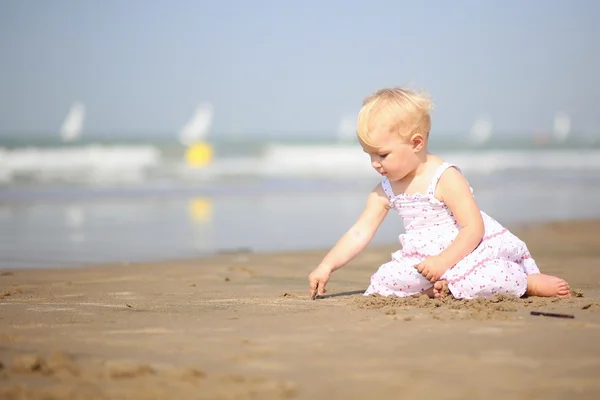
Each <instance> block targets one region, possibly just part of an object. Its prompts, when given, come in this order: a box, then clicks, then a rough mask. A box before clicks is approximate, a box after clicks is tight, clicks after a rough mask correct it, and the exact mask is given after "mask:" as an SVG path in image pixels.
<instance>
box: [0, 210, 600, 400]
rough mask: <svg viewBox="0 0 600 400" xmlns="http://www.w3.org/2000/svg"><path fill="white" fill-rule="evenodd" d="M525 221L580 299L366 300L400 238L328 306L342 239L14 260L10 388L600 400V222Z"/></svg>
mask: <svg viewBox="0 0 600 400" xmlns="http://www.w3.org/2000/svg"><path fill="white" fill-rule="evenodd" d="M509 228H511V231H512V232H514V233H515V234H516V235H517V236H519V237H520V238H522V239H523V240H524V241H525V242H526V243H527V245H528V247H529V249H530V251H531V253H532V254H533V256H534V258H535V259H536V261H537V263H538V265H539V266H540V269H541V271H542V272H543V273H548V274H552V275H557V276H560V277H562V278H564V279H566V280H567V281H568V282H569V283H570V285H571V287H572V288H573V289H575V290H576V291H575V293H576V296H573V297H572V298H570V299H560V300H559V299H543V298H523V299H516V298H508V297H504V296H496V297H494V298H491V299H478V300H470V301H457V300H452V299H449V300H445V301H440V300H432V299H426V298H423V297H418V298H417V297H415V298H409V299H398V298H385V297H381V296H368V297H367V296H362V291H363V290H365V289H366V287H367V286H368V282H369V278H370V276H371V274H372V273H373V272H374V271H375V270H376V268H377V267H378V266H379V265H381V264H382V263H384V262H386V261H388V259H389V257H390V254H391V252H392V251H395V250H397V248H398V247H399V245H389V246H370V247H368V248H367V249H366V250H365V252H364V253H363V254H361V255H360V256H358V257H357V258H356V259H355V260H354V261H352V262H351V263H350V264H349V265H348V266H346V267H344V268H342V269H341V270H339V271H337V272H335V273H334V274H333V275H332V278H331V280H330V282H329V284H328V294H327V295H326V296H324V297H323V298H319V299H317V300H315V301H311V300H309V298H308V280H307V276H308V274H309V273H310V271H312V269H313V268H314V267H315V266H316V263H318V262H319V261H320V260H321V258H322V257H323V255H324V254H325V252H326V251H327V250H311V251H294V252H277V253H243V254H242V253H238V254H220V255H216V256H212V257H208V258H201V259H192V260H175V261H160V262H152V263H132V264H130V265H121V264H108V265H101V266H99V265H96V266H91V267H90V266H87V267H75V268H70V267H69V268H62V269H58V268H53V269H35V270H34V269H8V270H7V269H0V322H1V323H0V398H1V397H2V396H5V397H6V398H14V399H42V398H44V399H47V398H55V399H80V398H85V399H86V400H95V399H111V398H128V399H156V398H161V399H180V398H186V399H187V398H190V399H217V398H218V399H254V398H260V399H321V398H323V399H325V398H332V397H333V398H346V399H363V398H375V397H378V398H382V399H388V398H389V399H395V398H398V397H399V396H401V397H405V396H406V397H411V396H412V397H417V398H421V397H424V396H430V395H432V392H431V391H432V388H443V390H442V391H440V392H439V393H437V394H436V396H439V397H441V398H487V399H504V398H507V397H509V398H515V399H531V398H544V399H555V398H556V399H558V398H572V399H579V398H581V399H588V398H595V397H598V396H600V381H598V379H597V377H598V376H600V348H599V347H598V346H597V337H598V333H599V332H600V235H598V233H599V232H600V219H595V220H572V221H560V222H557V221H549V222H542V223H535V224H531V223H527V224H524V225H523V226H520V227H510V226H509ZM531 311H539V312H551V313H560V314H568V315H572V316H574V318H572V319H570V318H569V319H567V318H552V317H544V316H533V315H531ZM465 382H468V384H465ZM436 390H437V389H436ZM11 396H12V397H11Z"/></svg>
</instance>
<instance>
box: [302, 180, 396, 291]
mask: <svg viewBox="0 0 600 400" xmlns="http://www.w3.org/2000/svg"><path fill="white" fill-rule="evenodd" d="M389 209H390V201H389V199H388V198H387V196H386V194H385V193H384V191H383V188H382V187H381V185H378V186H377V187H376V188H375V189H374V190H373V191H372V192H371V194H370V195H369V197H368V199H367V204H366V206H365V209H364V211H363V212H362V214H361V215H360V217H359V218H358V219H357V220H356V222H355V223H354V225H353V226H352V228H350V229H349V230H348V232H346V233H345V234H344V235H343V236H342V237H341V239H340V240H339V241H338V242H337V243H336V245H335V246H333V248H332V249H331V250H330V251H329V253H327V255H326V256H325V258H323V261H321V263H320V264H319V266H318V267H317V268H316V269H315V270H314V271H313V272H311V274H310V275H309V276H308V281H309V284H310V297H311V298H312V299H314V298H315V297H316V296H317V295H323V294H324V293H325V292H326V290H325V285H326V284H327V281H329V276H330V274H331V272H333V271H335V270H337V269H339V268H341V267H343V266H344V265H346V264H347V263H348V262H350V261H351V260H352V259H353V258H354V257H356V256H357V255H358V254H359V253H360V252H361V251H363V250H364V248H365V247H366V246H367V244H369V242H370V241H371V239H373V236H374V235H375V232H377V229H379V226H380V225H381V223H382V222H383V220H384V219H385V216H386V215H387V212H388V211H389Z"/></svg>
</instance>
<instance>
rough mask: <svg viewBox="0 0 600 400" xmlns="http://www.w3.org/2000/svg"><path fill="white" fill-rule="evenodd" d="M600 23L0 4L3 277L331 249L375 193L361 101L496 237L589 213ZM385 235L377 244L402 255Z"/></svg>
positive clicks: (381, 7) (395, 230)
mask: <svg viewBox="0 0 600 400" xmlns="http://www.w3.org/2000/svg"><path fill="white" fill-rule="evenodd" d="M599 17H600V3H598V2H595V1H593V0H589V1H587V0H578V1H567V0H564V1H559V0H527V1H523V0H520V1H513V0H503V1H492V0H477V1H476V0H459V1H454V2H446V1H441V0H440V1H428V2H424V3H419V2H415V1H400V0H395V1H382V0H372V1H370V2H365V1H353V0H346V1H342V0H339V1H338V0H322V1H313V0H305V1H288V2H285V1H275V0H273V1H265V0H253V1H242V0H222V1H219V2H217V1H214V2H213V1H202V0H196V1H191V0H172V1H166V0H164V1H160V0H157V1H152V2H149V1H143V0H127V1H124V0H123V1H116V0H87V1H80V0H53V1H51V2H49V1H48V2H47V1H43V0H0V57H1V63H0V65H1V68H0V71H1V72H0V267H4V268H30V267H35V268H45V267H48V268H50V267H60V266H62V267H68V266H78V265H84V264H95V263H105V262H119V263H129V262H137V261H152V260H169V259H179V258H191V257H200V256H204V255H208V254H213V253H216V252H222V251H228V252H231V251H233V252H236V251H242V252H243V251H280V250H302V249H326V248H328V247H329V246H331V245H333V244H334V243H335V242H336V241H337V240H338V238H339V237H340V235H342V234H343V233H344V232H345V231H346V230H347V229H348V228H349V227H350V226H351V224H352V223H353V221H354V219H355V218H356V217H357V216H358V215H359V213H360V212H361V211H362V208H363V206H364V204H365V200H366V196H367V194H368V192H369V191H370V190H371V189H372V188H373V187H374V186H375V185H376V184H377V183H378V181H379V179H380V176H379V175H378V174H377V173H375V172H374V171H372V170H371V167H370V163H369V159H368V156H367V155H365V154H364V153H363V152H362V150H361V149H360V147H359V146H358V144H357V141H356V138H355V128H354V122H355V119H356V115H357V113H358V110H359V109H360V106H361V103H362V100H363V98H364V97H365V96H367V95H368V94H370V93H371V92H373V91H375V90H376V89H378V88H380V87H382V86H396V85H407V86H410V87H412V88H415V89H424V90H426V91H428V92H429V93H430V94H431V95H432V97H433V99H434V102H435V109H434V112H433V126H432V132H431V144H430V147H431V150H432V151H433V152H435V153H437V154H439V155H440V156H442V157H444V158H445V159H447V160H448V161H450V162H454V163H456V164H457V165H458V166H459V167H461V168H462V170H463V172H464V173H465V175H466V176H467V178H468V179H469V181H470V183H471V186H472V187H473V188H474V190H475V195H476V198H477V199H478V201H479V203H480V206H481V208H482V209H483V210H484V211H486V212H488V213H489V214H491V215H492V216H493V217H494V218H496V219H498V220H499V221H500V222H502V223H504V224H508V225H513V226H514V225H519V224H524V223H530V222H537V221H547V220H557V219H572V218H593V217H598V216H599V214H600V210H599V207H598V204H600V185H598V183H599V182H600V173H599V172H600V113H599V111H600V110H599V106H600V76H599V71H600V26H599V24H598V18H599ZM401 232H402V224H401V220H400V218H399V217H397V216H394V215H390V216H388V218H387V220H386V221H385V223H384V224H383V226H382V228H381V230H380V231H379V232H378V234H377V235H376V237H375V239H374V241H373V243H374V244H389V243H395V242H396V241H397V235H398V234H399V233H401Z"/></svg>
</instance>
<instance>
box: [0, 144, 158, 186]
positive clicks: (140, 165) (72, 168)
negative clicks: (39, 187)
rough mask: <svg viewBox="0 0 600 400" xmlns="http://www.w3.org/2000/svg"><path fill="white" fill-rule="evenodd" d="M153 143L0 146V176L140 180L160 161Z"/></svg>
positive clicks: (43, 178)
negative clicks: (149, 144) (53, 146)
mask: <svg viewBox="0 0 600 400" xmlns="http://www.w3.org/2000/svg"><path fill="white" fill-rule="evenodd" d="M161 162H162V161H161V154H160V151H159V150H158V149H156V148H155V147H153V146H101V145H89V146H77V147H56V148H37V147H29V148H17V149H11V150H8V149H0V171H2V173H1V174H0V180H1V181H3V182H5V183H7V182H11V181H13V180H14V179H15V178H19V177H25V178H28V179H30V180H34V181H42V182H47V181H54V180H66V181H76V182H85V183H88V184H94V183H103V182H107V181H110V182H119V181H125V182H130V181H132V180H140V179H142V180H143V177H144V171H145V170H147V169H148V168H150V167H156V166H158V165H160V164H161Z"/></svg>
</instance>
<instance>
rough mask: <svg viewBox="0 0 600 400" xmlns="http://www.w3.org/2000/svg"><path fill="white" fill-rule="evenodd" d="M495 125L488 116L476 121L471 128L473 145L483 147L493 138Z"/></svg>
mask: <svg viewBox="0 0 600 400" xmlns="http://www.w3.org/2000/svg"><path fill="white" fill-rule="evenodd" d="M493 127H494V125H493V124H492V120H491V119H490V118H489V117H488V116H485V115H484V116H481V117H479V118H477V119H476V120H475V122H474V123H473V126H472V127H471V135H470V139H471V143H473V144H477V145H481V144H484V143H485V142H487V141H488V140H489V139H490V137H491V136H492V129H493Z"/></svg>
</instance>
